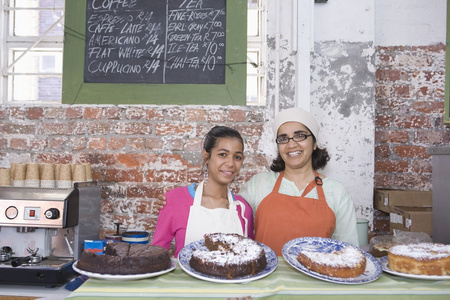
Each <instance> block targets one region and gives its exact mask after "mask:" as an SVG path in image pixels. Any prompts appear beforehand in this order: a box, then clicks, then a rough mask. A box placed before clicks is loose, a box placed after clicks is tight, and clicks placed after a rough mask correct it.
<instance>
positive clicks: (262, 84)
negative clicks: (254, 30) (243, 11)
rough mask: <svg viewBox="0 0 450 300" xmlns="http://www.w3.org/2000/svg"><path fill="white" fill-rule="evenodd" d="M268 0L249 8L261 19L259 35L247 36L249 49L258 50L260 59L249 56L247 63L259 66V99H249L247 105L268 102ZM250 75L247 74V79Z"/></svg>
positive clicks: (262, 0) (259, 1)
mask: <svg viewBox="0 0 450 300" xmlns="http://www.w3.org/2000/svg"><path fill="white" fill-rule="evenodd" d="M266 1H267V0H258V7H256V8H249V10H256V11H257V12H258V15H259V17H258V20H259V24H258V27H259V30H258V31H259V34H258V35H257V36H250V35H248V36H247V51H248V52H251V51H254V52H257V53H258V57H259V61H258V62H255V61H252V60H251V58H250V57H249V56H247V63H248V64H251V65H253V66H255V67H256V68H257V70H256V71H257V72H256V75H254V76H256V80H257V84H258V93H259V94H258V96H257V97H258V99H257V101H256V102H254V103H250V102H248V101H247V105H265V104H266V7H267V6H266ZM249 76H250V75H248V74H247V79H248V78H249Z"/></svg>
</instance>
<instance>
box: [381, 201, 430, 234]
mask: <svg viewBox="0 0 450 300" xmlns="http://www.w3.org/2000/svg"><path fill="white" fill-rule="evenodd" d="M393 210H394V211H393V212H391V213H390V231H391V233H393V232H394V229H399V230H403V231H412V232H425V233H427V234H428V235H429V236H432V235H433V224H432V214H433V212H432V208H431V207H397V206H396V207H394V208H393Z"/></svg>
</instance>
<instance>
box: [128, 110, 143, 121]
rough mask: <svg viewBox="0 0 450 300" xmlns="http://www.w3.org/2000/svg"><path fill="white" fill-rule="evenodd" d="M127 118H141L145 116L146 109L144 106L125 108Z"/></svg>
mask: <svg viewBox="0 0 450 300" xmlns="http://www.w3.org/2000/svg"><path fill="white" fill-rule="evenodd" d="M125 118H126V119H127V120H140V119H144V118H145V110H144V109H143V108H142V107H129V108H127V109H126V110H125Z"/></svg>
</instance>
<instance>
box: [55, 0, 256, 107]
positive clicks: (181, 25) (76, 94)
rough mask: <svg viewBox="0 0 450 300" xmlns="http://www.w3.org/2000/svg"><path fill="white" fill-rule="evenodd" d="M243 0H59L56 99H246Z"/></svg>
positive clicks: (146, 101) (217, 101) (96, 101)
mask: <svg viewBox="0 0 450 300" xmlns="http://www.w3.org/2000/svg"><path fill="white" fill-rule="evenodd" d="M247 10H248V0H66V1H65V18H64V55H63V78H62V95H61V98H62V103H64V104H158V105H164V104H175V105H180V104H181V105H189V104H209V105H245V104H246V78H247Z"/></svg>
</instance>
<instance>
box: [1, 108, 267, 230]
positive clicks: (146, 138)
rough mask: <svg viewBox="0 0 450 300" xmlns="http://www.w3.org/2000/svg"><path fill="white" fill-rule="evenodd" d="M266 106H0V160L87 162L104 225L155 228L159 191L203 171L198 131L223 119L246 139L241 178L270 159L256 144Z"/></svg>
mask: <svg viewBox="0 0 450 300" xmlns="http://www.w3.org/2000/svg"><path fill="white" fill-rule="evenodd" d="M264 114H265V110H264V108H257V107H217V106H214V107H178V106H174V107H172V106H170V107H169V106H165V107H164V106H162V107H155V106H76V105H75V106H66V105H62V106H32V107H23V106H9V107H6V106H2V107H1V108H0V131H1V132H2V135H1V136H0V162H1V161H3V162H9V163H11V162H47V163H83V162H89V163H91V164H92V171H93V179H94V181H97V182H99V183H100V184H101V185H102V187H103V188H102V199H103V201H102V207H101V212H102V226H103V229H104V231H105V233H111V232H114V228H115V226H114V222H121V223H123V225H122V228H123V229H130V230H148V231H152V230H153V228H154V226H155V224H156V220H157V216H155V215H154V214H152V203H153V200H154V199H155V198H156V197H157V195H158V194H160V193H162V192H163V191H164V190H166V189H171V188H173V187H175V186H180V185H187V184H189V183H191V182H194V181H198V180H199V178H200V179H201V178H202V174H201V170H200V167H201V158H200V150H201V144H202V138H203V136H204V135H205V134H206V132H207V131H208V130H209V129H210V128H211V127H212V126H214V125H227V126H230V127H234V128H236V129H237V130H239V131H240V132H241V134H242V135H243V137H244V139H245V142H246V144H245V151H246V155H247V157H246V161H245V166H244V168H243V169H241V173H240V176H239V180H238V181H237V182H236V183H235V184H234V185H233V189H235V188H236V186H239V182H243V181H247V180H248V179H249V178H250V177H251V176H252V175H254V174H255V173H257V172H258V171H261V170H263V169H264V168H265V166H266V165H267V162H266V159H265V156H264V155H263V154H261V153H260V152H259V150H258V148H259V140H260V136H261V134H262V128H263V123H264V120H265V118H264Z"/></svg>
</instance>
